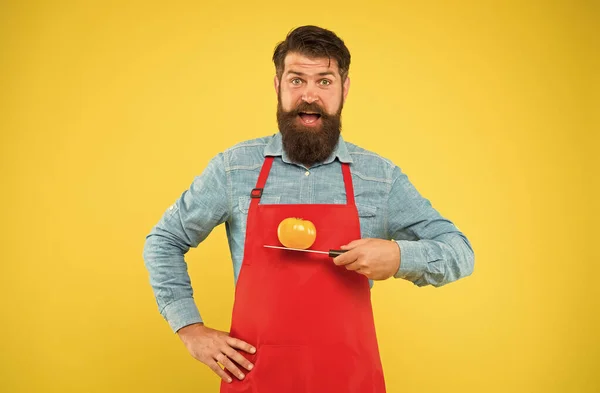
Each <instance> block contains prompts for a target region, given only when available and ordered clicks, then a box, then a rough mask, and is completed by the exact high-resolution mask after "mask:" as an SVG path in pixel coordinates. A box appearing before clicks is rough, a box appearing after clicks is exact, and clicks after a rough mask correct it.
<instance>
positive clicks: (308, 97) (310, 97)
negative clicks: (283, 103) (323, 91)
mask: <svg viewBox="0 0 600 393" xmlns="http://www.w3.org/2000/svg"><path fill="white" fill-rule="evenodd" d="M302 101H304V102H306V103H308V104H312V103H313V102H315V101H319V96H318V95H317V93H316V92H315V91H314V90H313V89H311V88H307V89H306V90H305V91H304V94H302Z"/></svg>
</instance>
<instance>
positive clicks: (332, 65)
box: [283, 52, 340, 75]
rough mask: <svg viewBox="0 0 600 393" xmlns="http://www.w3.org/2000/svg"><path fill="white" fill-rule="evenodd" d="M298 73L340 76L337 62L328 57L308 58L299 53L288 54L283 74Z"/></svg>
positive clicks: (284, 62)
mask: <svg viewBox="0 0 600 393" xmlns="http://www.w3.org/2000/svg"><path fill="white" fill-rule="evenodd" d="M289 71H297V72H302V73H304V74H309V75H310V74H318V73H322V72H328V71H329V72H333V73H335V74H336V75H339V74H340V72H339V69H338V64H337V61H336V60H335V59H333V58H331V59H329V58H327V57H307V56H305V55H303V54H300V53H298V52H292V53H288V55H287V56H286V57H285V60H284V61H283V72H284V73H286V72H289Z"/></svg>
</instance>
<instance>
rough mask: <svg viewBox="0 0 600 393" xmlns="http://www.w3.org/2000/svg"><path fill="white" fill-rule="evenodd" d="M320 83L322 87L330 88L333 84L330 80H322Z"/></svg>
mask: <svg viewBox="0 0 600 393" xmlns="http://www.w3.org/2000/svg"><path fill="white" fill-rule="evenodd" d="M319 83H320V84H321V85H322V86H329V85H330V84H331V81H330V80H329V79H321V80H320V81H319Z"/></svg>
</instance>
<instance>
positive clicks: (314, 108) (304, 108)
mask: <svg viewBox="0 0 600 393" xmlns="http://www.w3.org/2000/svg"><path fill="white" fill-rule="evenodd" d="M302 112H310V113H315V114H317V115H321V116H323V115H324V114H326V113H325V111H324V110H323V108H321V107H320V106H319V105H318V104H315V103H314V102H313V103H310V104H309V103H308V102H302V103H300V104H299V105H298V106H297V107H296V108H294V109H292V110H291V111H289V112H288V113H289V114H291V115H298V114H300V113H302Z"/></svg>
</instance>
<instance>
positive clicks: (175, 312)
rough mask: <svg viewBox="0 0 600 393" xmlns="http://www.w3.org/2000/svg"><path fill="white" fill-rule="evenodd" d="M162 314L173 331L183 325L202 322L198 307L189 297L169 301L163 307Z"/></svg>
mask: <svg viewBox="0 0 600 393" xmlns="http://www.w3.org/2000/svg"><path fill="white" fill-rule="evenodd" d="M162 316H163V317H164V318H165V319H166V320H167V322H168V323H169V326H171V329H172V330H173V332H174V333H176V332H177V331H178V330H179V329H181V328H182V327H184V326H187V325H191V324H193V323H199V322H202V318H201V317H200V312H199V311H198V307H196V303H194V299H193V298H191V297H188V298H183V299H179V300H176V301H174V302H173V303H169V304H168V305H167V306H166V307H165V308H164V309H163V311H162Z"/></svg>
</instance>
